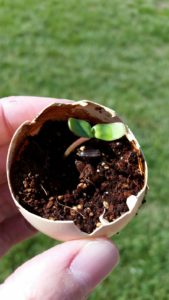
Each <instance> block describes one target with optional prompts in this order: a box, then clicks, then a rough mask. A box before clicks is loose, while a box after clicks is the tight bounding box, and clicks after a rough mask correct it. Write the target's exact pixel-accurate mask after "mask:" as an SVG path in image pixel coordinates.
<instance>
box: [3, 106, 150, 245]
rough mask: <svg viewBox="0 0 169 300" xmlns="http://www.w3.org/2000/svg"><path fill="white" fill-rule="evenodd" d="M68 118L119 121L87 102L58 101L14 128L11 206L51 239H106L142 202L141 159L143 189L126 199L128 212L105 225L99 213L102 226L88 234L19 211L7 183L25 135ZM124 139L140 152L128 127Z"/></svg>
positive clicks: (65, 223)
mask: <svg viewBox="0 0 169 300" xmlns="http://www.w3.org/2000/svg"><path fill="white" fill-rule="evenodd" d="M70 117H73V118H79V119H83V120H86V121H89V122H92V123H93V124H96V123H112V122H116V121H121V119H120V118H119V117H118V116H117V115H116V112H115V111H113V110H111V109H110V108H107V107H105V106H103V105H100V104H97V103H95V102H92V101H88V100H81V101H78V102H72V103H69V104H65V103H63V102H62V103H56V104H52V105H50V106H48V107H47V108H45V109H44V110H43V111H42V112H41V113H40V114H39V115H38V116H37V117H36V118H35V119H34V120H33V121H26V122H25V123H23V124H22V125H21V126H20V127H19V128H18V129H17V131H16V132H15V134H14V136H13V138H12V140H11V143H10V146H9V151H8V156H7V179H8V185H9V189H10V192H11V195H12V198H13V201H14V203H15V204H16V206H17V208H18V210H19V211H20V212H21V214H22V215H23V216H24V218H25V219H26V220H27V221H28V222H29V223H30V224H32V226H34V227H35V228H36V229H38V230H39V231H41V232H43V233H44V234H46V235H48V236H50V237H52V238H54V239H57V240H61V241H68V240H73V239H82V238H95V237H103V236H106V237H110V236H112V235H114V234H116V233H117V232H119V231H120V230H121V229H122V228H123V227H125V226H126V225H127V224H128V223H129V222H130V220H131V219H132V218H133V217H134V216H135V214H136V212H137V211H138V209H139V207H140V205H141V203H142V200H143V198H144V196H145V193H146V189H147V178H148V169H147V163H146V161H145V160H144V162H143V164H141V165H140V168H141V169H142V172H143V173H144V186H143V188H142V189H141V190H140V191H139V193H138V194H137V195H136V196H134V195H131V196H130V197H128V199H127V205H128V208H129V210H128V211H127V212H126V213H124V214H122V215H121V216H120V217H119V218H117V219H116V220H114V221H113V222H108V221H107V220H105V219H104V213H103V215H102V216H100V223H101V224H102V225H101V226H100V227H98V228H96V229H95V230H94V231H93V232H92V233H91V234H87V233H85V232H82V231H81V230H80V229H79V228H78V227H77V226H76V225H75V224H74V222H73V221H53V220H48V219H45V218H42V217H40V216H37V215H35V214H33V213H31V212H29V211H27V210H26V209H25V208H23V207H22V206H21V205H20V204H19V202H18V201H17V200H16V198H15V194H14V191H13V188H12V184H11V176H10V174H11V167H12V163H13V160H14V159H15V158H16V156H17V155H19V153H20V151H21V149H22V147H23V146H22V145H24V141H25V140H26V138H27V136H33V135H36V134H37V133H38V132H39V130H40V129H41V127H42V125H43V124H44V123H45V122H46V121H47V120H53V121H56V120H58V121H61V120H62V121H63V120H65V121H66V120H67V119H68V118H70ZM126 137H127V138H128V140H129V141H130V142H131V143H133V145H134V147H135V149H136V150H137V151H138V152H140V151H141V150H140V146H139V143H138V141H137V140H136V138H135V136H134V134H133V133H132V132H131V131H130V129H129V128H128V130H127V133H126Z"/></svg>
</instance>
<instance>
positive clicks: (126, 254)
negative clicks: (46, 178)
mask: <svg viewBox="0 0 169 300" xmlns="http://www.w3.org/2000/svg"><path fill="white" fill-rule="evenodd" d="M8 95H37V96H48V97H56V98H69V99H75V100H79V99H91V100H95V101H97V102H99V103H102V104H105V105H107V106H109V107H111V108H113V109H115V110H116V111H117V112H118V114H119V115H120V116H121V117H122V118H123V119H124V121H125V122H127V124H128V125H129V127H130V128H131V129H132V130H133V131H134V133H135V135H136V137H137V138H138V140H139V142H140V144H141V146H142V149H143V151H144V154H145V157H146V159H147V161H148V165H149V187H150V190H149V193H148V196H147V203H146V204H145V205H144V206H143V207H142V208H141V210H140V211H139V214H138V216H137V217H136V218H135V219H134V220H133V221H132V222H131V223H130V224H129V225H128V226H127V227H126V228H125V229H124V230H123V231H122V232H121V233H120V234H119V235H116V236H115V237H113V240H114V241H115V243H116V244H117V245H118V247H119V249H120V253H121V262H120V264H119V266H118V267H117V268H116V270H115V271H114V272H113V273H112V274H111V275H110V276H109V277H108V278H107V279H106V280H104V282H103V283H102V284H100V285H99V286H98V287H97V288H96V290H95V291H94V292H93V293H92V295H91V296H90V297H89V299H90V300H95V299H97V300H101V299H118V300H126V299H131V300H133V299H134V300H152V299H153V300H156V299H158V300H159V299H160V300H166V299H168V294H169V284H168V278H169V253H168V252H169V230H168V228H169V218H168V215H169V203H168V193H169V185H168V182H169V161H168V153H169V139H168V136H169V134H168V128H169V117H168V114H169V1H167V0H164V1H160V0H159V1H158V0H133V1H132V0H125V1H123V0H113V1H112V0H106V1H102V0H92V1H90V0H85V1H77V0H65V1H59V0H48V1H46V0H41V1H34V0H29V1H26V0H15V1H11V0H5V1H4V0H0V97H5V96H8ZM55 243H56V242H55V241H53V240H52V239H50V238H48V237H46V236H44V235H42V234H38V235H37V236H36V237H34V238H32V239H31V240H29V241H26V242H24V243H22V244H21V245H18V246H16V247H15V248H13V249H12V250H11V252H10V253H9V254H8V255H7V256H6V257H4V258H3V260H2V261H1V263H0V280H1V282H2V281H3V280H4V279H5V277H6V276H7V275H9V274H10V273H11V272H12V271H13V270H14V269H15V268H16V267H17V266H18V265H20V264H21V263H22V262H24V261H25V260H27V259H28V258H30V257H32V256H34V255H36V254H37V253H39V252H42V251H43V250H45V249H47V248H48V247H51V246H52V245H54V244H55Z"/></svg>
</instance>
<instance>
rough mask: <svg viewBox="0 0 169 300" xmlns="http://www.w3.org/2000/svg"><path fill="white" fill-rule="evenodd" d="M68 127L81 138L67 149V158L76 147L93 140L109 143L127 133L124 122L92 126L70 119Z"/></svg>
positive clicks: (65, 154) (85, 122) (83, 121)
mask: <svg viewBox="0 0 169 300" xmlns="http://www.w3.org/2000/svg"><path fill="white" fill-rule="evenodd" d="M68 127H69V129H70V130H71V131H72V132H73V133H74V134H75V135H77V136H79V137H80V138H79V139H78V140H76V141H75V142H74V143H72V144H71V145H70V146H69V147H68V148H67V149H66V151H65V153H64V156H65V157H67V156H68V155H69V154H70V153H71V152H72V151H73V150H74V149H75V148H76V147H78V146H79V145H81V144H82V143H84V142H86V141H87V140H89V139H91V138H96V139H99V140H103V141H107V142H109V141H114V140H117V139H120V138H121V137H122V136H124V135H125V134H126V132H127V129H126V126H125V125H124V123H122V122H115V123H107V124H104V123H103V124H96V125H94V126H91V124H90V123H89V122H87V121H85V120H80V119H75V118H69V119H68Z"/></svg>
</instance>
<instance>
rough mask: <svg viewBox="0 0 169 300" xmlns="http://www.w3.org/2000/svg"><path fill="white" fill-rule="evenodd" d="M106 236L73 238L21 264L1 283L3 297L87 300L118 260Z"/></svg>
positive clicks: (0, 291) (37, 299) (40, 299)
mask: <svg viewBox="0 0 169 300" xmlns="http://www.w3.org/2000/svg"><path fill="white" fill-rule="evenodd" d="M118 258H119V255H118V251H117V249H116V247H115V246H114V244H113V243H111V242H110V241H109V240H106V239H95V240H79V241H70V242H66V243H63V244H60V245H58V246H55V247H53V248H51V249H50V250H47V251H46V252H44V253H42V254H40V255H38V256H36V257H34V258H33V259H31V260H30V261H28V262H26V263H25V264H23V265H22V266H21V267H19V268H18V269H17V270H16V271H15V272H14V273H13V274H12V275H11V276H10V277H9V278H8V279H7V280H6V281H5V282H4V284H3V285H2V286H1V289H0V296H1V297H0V298H1V299H6V300H8V299H12V297H13V296H12V295H15V298H16V299H17V300H26V299H35V300H49V299H50V300H60V299H63V300H74V299H78V300H81V299H84V298H85V297H86V296H87V295H88V294H89V293H90V292H91V290H92V289H93V288H94V287H95V286H96V285H97V284H98V283H99V282H100V281H101V280H103V278H104V277H105V276H106V275H108V273H109V272H110V271H111V270H112V268H114V267H115V265H116V264H117V262H118Z"/></svg>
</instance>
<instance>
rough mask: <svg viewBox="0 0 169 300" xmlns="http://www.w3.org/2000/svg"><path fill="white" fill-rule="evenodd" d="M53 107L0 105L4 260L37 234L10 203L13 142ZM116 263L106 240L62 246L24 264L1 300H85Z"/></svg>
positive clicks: (24, 101)
mask: <svg viewBox="0 0 169 300" xmlns="http://www.w3.org/2000/svg"><path fill="white" fill-rule="evenodd" d="M59 101H61V100H59ZM62 101H67V102H68V100H62ZM54 102H57V100H56V99H52V98H39V97H22V96H20V97H9V98H4V99H1V100H0V256H2V255H4V254H5V253H6V252H7V251H8V250H9V249H10V248H11V247H12V246H13V245H14V244H16V243H18V242H20V241H22V240H24V239H25V238H28V237H30V236H31V235H32V234H33V233H35V232H36V231H35V229H33V228H32V227H31V226H30V225H29V224H28V223H27V222H26V221H25V220H24V218H23V217H22V216H21V214H20V213H19V212H18V210H17V209H16V207H15V206H14V204H13V201H12V200H11V197H10V193H9V190H8V186H7V181H6V171H5V169H6V168H5V163H6V155H7V149H8V146H9V142H10V140H11V137H12V135H13V133H14V131H15V130H16V128H17V127H18V126H19V125H20V124H21V123H22V122H24V121H25V120H31V119H32V118H33V117H34V116H35V115H36V114H37V113H38V112H40V111H41V110H42V109H43V108H45V107H46V106H47V105H49V104H51V103H54ZM117 261H118V251H117V249H116V247H115V246H114V245H113V244H112V243H111V242H110V241H108V240H107V239H104V238H103V239H93V240H79V241H70V242H66V243H62V244H60V245H58V246H55V247H53V248H51V249H49V250H47V251H45V252H44V253H42V254H40V255H37V256H36V257H34V258H33V259H31V260H29V261H28V262H26V263H24V264H23V265H22V266H21V267H20V268H18V269H17V270H16V271H15V272H14V273H13V274H12V275H11V276H9V278H8V279H7V280H6V281H5V282H4V283H3V284H1V285H0V299H5V300H8V299H11V297H12V296H14V297H15V298H16V299H17V300H29V299H35V300H48V299H50V300H57V299H59V300H60V299H63V300H64V299H65V300H66V299H69V300H71V299H75V300H76V299H77V300H80V299H84V298H85V297H86V296H87V295H88V294H89V293H90V292H91V290H92V289H93V288H94V287H95V286H96V285H97V284H98V283H99V282H100V281H101V280H102V279H103V278H104V277H105V276H106V275H107V274H108V273H109V272H110V271H111V270H112V268H113V267H115V265H116V264H117Z"/></svg>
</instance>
